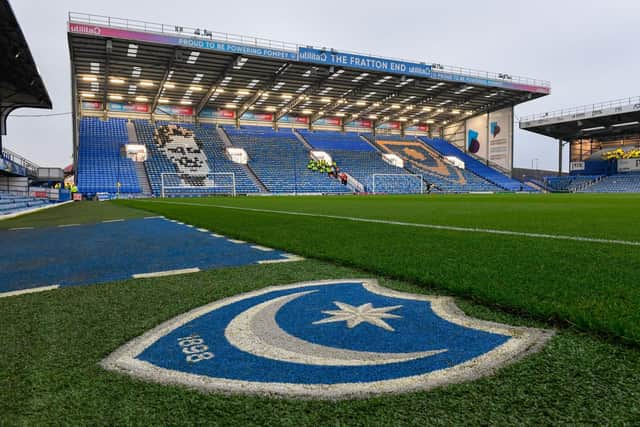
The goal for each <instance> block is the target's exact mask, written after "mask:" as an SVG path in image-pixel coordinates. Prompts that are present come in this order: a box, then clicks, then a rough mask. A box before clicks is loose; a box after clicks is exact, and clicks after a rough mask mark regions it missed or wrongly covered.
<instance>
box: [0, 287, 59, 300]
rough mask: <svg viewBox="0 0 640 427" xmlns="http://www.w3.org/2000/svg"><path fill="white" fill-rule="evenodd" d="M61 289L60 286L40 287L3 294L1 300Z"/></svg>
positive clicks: (0, 294)
mask: <svg viewBox="0 0 640 427" xmlns="http://www.w3.org/2000/svg"><path fill="white" fill-rule="evenodd" d="M59 287H60V285H51V286H40V287H38V288H31V289H20V290H19V291H11V292H1V293H0V298H8V297H15V296H18V295H25V294H34V293H36V292H44V291H53V290H54V289H58V288H59Z"/></svg>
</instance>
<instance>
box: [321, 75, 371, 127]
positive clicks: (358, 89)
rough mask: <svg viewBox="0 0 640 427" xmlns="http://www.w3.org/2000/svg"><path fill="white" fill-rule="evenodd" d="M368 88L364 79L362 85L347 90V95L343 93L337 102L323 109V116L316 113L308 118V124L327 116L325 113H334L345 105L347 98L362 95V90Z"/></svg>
mask: <svg viewBox="0 0 640 427" xmlns="http://www.w3.org/2000/svg"><path fill="white" fill-rule="evenodd" d="M368 86H369V81H368V79H364V80H363V81H362V83H360V84H359V85H358V86H356V87H354V88H353V89H351V90H349V91H348V92H347V93H345V94H344V95H342V96H341V97H340V99H338V100H337V101H335V102H333V103H331V104H329V105H327V106H326V107H325V108H324V113H323V114H320V113H316V114H314V115H313V116H311V117H310V118H309V122H310V123H313V122H315V121H316V120H318V119H319V118H321V117H322V116H326V115H327V113H331V112H333V111H334V110H336V109H337V108H338V107H340V106H341V105H342V104H345V103H346V100H347V98H348V97H349V96H358V95H359V94H361V93H362V91H363V90H364V89H366V88H367V87H368Z"/></svg>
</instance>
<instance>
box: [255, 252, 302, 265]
mask: <svg viewBox="0 0 640 427" xmlns="http://www.w3.org/2000/svg"><path fill="white" fill-rule="evenodd" d="M284 256H286V258H283V259H266V260H263V261H258V264H278V263H281V262H295V261H304V258H303V257H301V256H299V255H292V254H284Z"/></svg>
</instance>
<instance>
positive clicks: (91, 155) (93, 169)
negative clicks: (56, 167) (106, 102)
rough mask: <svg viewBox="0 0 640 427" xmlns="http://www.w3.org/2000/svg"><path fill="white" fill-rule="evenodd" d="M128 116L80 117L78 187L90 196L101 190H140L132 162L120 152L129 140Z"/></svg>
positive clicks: (125, 191)
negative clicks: (106, 117) (107, 117)
mask: <svg viewBox="0 0 640 427" xmlns="http://www.w3.org/2000/svg"><path fill="white" fill-rule="evenodd" d="M126 124H127V119H120V118H111V119H109V120H101V119H99V118H96V117H83V118H82V119H81V120H80V138H79V139H80V144H79V148H78V150H79V151H78V176H77V182H78V189H79V191H80V192H82V193H84V194H86V195H91V194H95V193H100V192H107V193H117V192H118V182H120V189H119V191H120V192H121V193H141V189H140V183H139V181H138V175H137V173H136V168H135V165H134V162H133V161H132V160H130V159H127V158H124V157H122V156H121V154H120V150H121V147H122V146H123V145H125V144H127V142H128V137H127V127H126Z"/></svg>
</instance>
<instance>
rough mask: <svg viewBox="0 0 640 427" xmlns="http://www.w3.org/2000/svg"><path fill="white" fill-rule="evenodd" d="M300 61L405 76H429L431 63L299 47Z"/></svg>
mask: <svg viewBox="0 0 640 427" xmlns="http://www.w3.org/2000/svg"><path fill="white" fill-rule="evenodd" d="M298 57H299V58H300V61H304V62H313V63H315V64H323V65H337V66H341V67H348V68H357V69H360V70H368V71H377V72H382V73H393V74H402V75H407V76H419V77H431V65H427V64H424V63H417V62H405V61H396V60H392V59H385V58H377V57H373V56H364V55H354V54H351V53H343V52H336V51H334V50H321V49H312V48H308V47H301V48H299V49H298Z"/></svg>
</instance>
